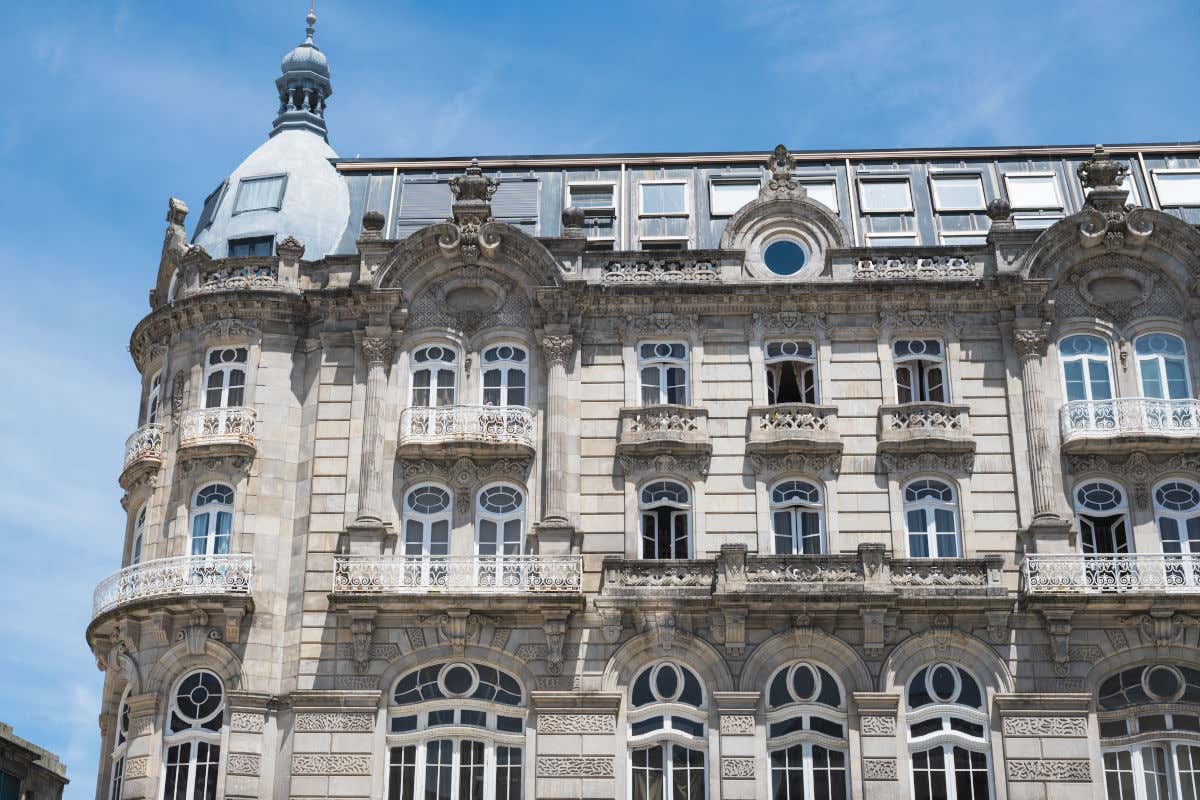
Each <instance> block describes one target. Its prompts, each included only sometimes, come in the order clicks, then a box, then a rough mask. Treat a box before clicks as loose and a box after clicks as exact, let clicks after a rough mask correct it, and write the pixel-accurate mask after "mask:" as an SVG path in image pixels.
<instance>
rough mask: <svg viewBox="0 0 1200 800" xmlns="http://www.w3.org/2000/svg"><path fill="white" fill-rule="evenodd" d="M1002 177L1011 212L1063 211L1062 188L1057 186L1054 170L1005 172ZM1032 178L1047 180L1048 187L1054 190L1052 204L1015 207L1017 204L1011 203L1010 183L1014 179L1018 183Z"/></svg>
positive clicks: (1056, 174) (1056, 176)
mask: <svg viewBox="0 0 1200 800" xmlns="http://www.w3.org/2000/svg"><path fill="white" fill-rule="evenodd" d="M1002 177H1003V178H1004V192H1005V194H1006V195H1007V196H1008V201H1009V204H1010V205H1011V206H1012V209H1013V211H1062V210H1063V208H1064V205H1063V196H1062V188H1061V187H1060V186H1059V185H1058V173H1057V172H1055V171H1054V170H1031V171H1028V172H1023V171H1013V172H1005V173H1004V174H1003V176H1002ZM1034 178H1042V179H1045V178H1049V180H1050V186H1051V187H1052V188H1053V189H1054V200H1053V201H1052V203H1053V204H1052V205H1017V203H1015V202H1013V190H1012V187H1013V183H1012V181H1013V180H1014V179H1015V180H1016V181H1018V182H1019V181H1021V180H1024V179H1029V180H1032V179H1034Z"/></svg>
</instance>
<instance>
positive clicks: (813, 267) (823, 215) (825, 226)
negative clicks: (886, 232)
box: [721, 193, 850, 279]
mask: <svg viewBox="0 0 1200 800" xmlns="http://www.w3.org/2000/svg"><path fill="white" fill-rule="evenodd" d="M780 237H783V238H789V239H793V240H797V241H799V243H800V245H801V247H802V248H803V249H804V250H805V252H806V255H807V263H806V264H805V266H804V267H803V268H802V269H801V270H800V272H798V273H796V275H792V276H787V277H788V278H792V279H794V278H795V277H797V276H798V275H800V274H804V275H807V276H813V275H815V274H819V273H820V272H821V271H822V270H823V268H824V267H823V265H824V263H825V254H826V253H828V252H829V251H830V250H831V249H833V248H840V247H849V242H850V236H849V234H848V233H847V232H846V226H845V225H843V224H842V220H841V219H840V218H839V217H838V216H837V215H836V214H834V213H833V212H831V211H830V210H829V209H827V208H825V206H823V205H821V204H820V203H818V202H817V201H816V200H812V199H810V198H808V197H795V196H791V197H772V196H770V195H769V193H768V194H767V195H765V196H762V195H760V197H759V199H757V200H755V201H753V202H751V203H749V204H747V205H745V206H743V207H742V208H741V209H740V210H739V211H738V212H737V213H736V214H734V215H733V216H732V217H731V218H730V220H729V223H728V224H727V225H726V226H725V231H724V233H722V234H721V249H722V250H743V251H745V253H746V257H745V259H746V260H745V264H746V269H747V271H749V272H750V273H751V274H753V275H754V276H755V277H772V278H779V277H780V276H777V275H774V274H773V273H771V272H770V270H769V269H767V267H766V265H765V264H764V263H763V250H764V249H765V247H766V245H767V243H768V242H769V241H770V240H772V239H775V238H780Z"/></svg>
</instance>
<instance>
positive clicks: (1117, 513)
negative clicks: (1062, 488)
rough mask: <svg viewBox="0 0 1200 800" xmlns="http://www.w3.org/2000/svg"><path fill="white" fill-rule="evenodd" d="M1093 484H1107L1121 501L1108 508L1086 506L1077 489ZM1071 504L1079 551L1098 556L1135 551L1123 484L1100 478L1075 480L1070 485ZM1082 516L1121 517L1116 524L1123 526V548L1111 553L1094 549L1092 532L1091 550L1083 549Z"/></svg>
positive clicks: (1127, 500)
mask: <svg viewBox="0 0 1200 800" xmlns="http://www.w3.org/2000/svg"><path fill="white" fill-rule="evenodd" d="M1093 484H1100V485H1103V486H1108V487H1109V488H1111V489H1115V490H1116V491H1117V493H1118V494H1120V495H1121V502H1120V503H1118V504H1117V505H1116V506H1114V507H1113V508H1110V509H1099V508H1094V507H1091V506H1088V505H1087V504H1085V503H1084V502H1083V501H1081V500H1080V499H1079V491H1080V490H1081V489H1083V488H1084V487H1086V486H1091V485H1093ZM1071 505H1072V508H1074V510H1075V525H1076V527H1077V528H1078V530H1079V542H1078V547H1079V552H1080V553H1084V554H1085V555H1098V556H1120V555H1128V554H1130V553H1133V552H1135V548H1134V540H1133V525H1132V516H1131V515H1130V513H1129V492H1127V491H1125V487H1124V486H1122V485H1121V484H1119V483H1117V482H1116V481H1110V480H1101V479H1092V480H1083V481H1078V482H1076V484H1075V485H1074V486H1072V487H1071ZM1084 516H1088V517H1121V520H1120V522H1119V523H1118V524H1120V525H1122V526H1123V527H1124V528H1125V549H1124V550H1117V551H1116V552H1111V553H1110V552H1107V551H1100V550H1096V549H1095V546H1096V541H1095V536H1094V534H1093V538H1092V550H1086V549H1084V548H1085V536H1084V527H1083V518H1084ZM1114 527H1115V526H1114Z"/></svg>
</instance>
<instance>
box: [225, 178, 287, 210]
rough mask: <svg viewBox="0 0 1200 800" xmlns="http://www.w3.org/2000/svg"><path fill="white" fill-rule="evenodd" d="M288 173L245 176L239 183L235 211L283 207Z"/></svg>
mask: <svg viewBox="0 0 1200 800" xmlns="http://www.w3.org/2000/svg"><path fill="white" fill-rule="evenodd" d="M286 186H287V175H268V176H265V177H262V178H243V179H242V180H241V182H239V183H238V190H237V197H236V198H235V199H234V201H233V213H234V214H244V213H246V212H247V211H278V210H279V209H281V208H283V190H284V189H285V188H286Z"/></svg>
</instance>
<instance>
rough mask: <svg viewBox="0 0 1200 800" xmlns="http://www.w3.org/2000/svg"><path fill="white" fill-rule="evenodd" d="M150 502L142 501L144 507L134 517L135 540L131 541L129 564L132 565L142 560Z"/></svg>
mask: <svg viewBox="0 0 1200 800" xmlns="http://www.w3.org/2000/svg"><path fill="white" fill-rule="evenodd" d="M147 505H149V504H148V503H142V507H141V508H139V509H138V512H137V516H136V517H134V518H133V540H132V541H131V542H130V543H129V564H130V566H132V565H134V564H137V563H139V562H141V560H142V545H143V544H145V539H146V506H147Z"/></svg>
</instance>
